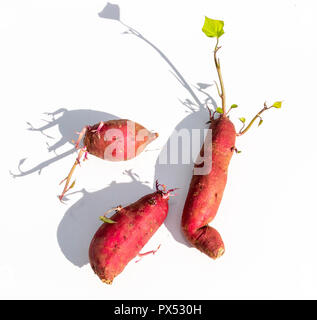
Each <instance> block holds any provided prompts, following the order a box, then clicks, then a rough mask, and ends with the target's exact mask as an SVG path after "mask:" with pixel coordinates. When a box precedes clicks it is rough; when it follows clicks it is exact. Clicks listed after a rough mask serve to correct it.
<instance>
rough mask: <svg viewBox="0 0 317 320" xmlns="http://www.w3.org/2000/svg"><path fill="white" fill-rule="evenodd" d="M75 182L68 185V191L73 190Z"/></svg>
mask: <svg viewBox="0 0 317 320" xmlns="http://www.w3.org/2000/svg"><path fill="white" fill-rule="evenodd" d="M75 182H76V180H74V181H73V183H72V184H71V185H70V187H69V188H68V190H69V189H72V188H74V186H75Z"/></svg>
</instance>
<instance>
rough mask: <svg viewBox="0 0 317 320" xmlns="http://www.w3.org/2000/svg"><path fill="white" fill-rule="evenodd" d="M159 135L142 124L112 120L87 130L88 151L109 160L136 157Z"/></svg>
mask: <svg viewBox="0 0 317 320" xmlns="http://www.w3.org/2000/svg"><path fill="white" fill-rule="evenodd" d="M157 137H158V134H157V133H151V132H150V131H148V130H147V129H146V128H144V127H143V126H141V125H140V124H138V123H136V122H133V121H130V120H126V119H120V120H110V121H107V122H101V123H98V124H95V125H93V126H87V127H86V130H85V137H84V146H85V147H86V148H87V152H88V153H90V154H93V155H94V156H96V157H99V158H101V159H105V160H109V161H125V160H129V159H132V158H134V157H136V156H137V155H138V154H140V153H141V152H142V151H143V150H144V148H145V147H146V146H147V145H148V144H149V143H150V142H152V141H153V140H155V139H156V138H157Z"/></svg>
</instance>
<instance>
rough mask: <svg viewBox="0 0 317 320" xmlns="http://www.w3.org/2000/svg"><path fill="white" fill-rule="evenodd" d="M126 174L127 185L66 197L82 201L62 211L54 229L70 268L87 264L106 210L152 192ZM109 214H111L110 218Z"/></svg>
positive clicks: (133, 176)
mask: <svg viewBox="0 0 317 320" xmlns="http://www.w3.org/2000/svg"><path fill="white" fill-rule="evenodd" d="M128 174H129V176H130V177H131V179H132V181H131V182H127V183H116V182H115V181H113V182H111V183H110V184H109V185H108V186H107V187H106V188H104V189H101V190H98V191H95V192H88V191H86V190H85V189H82V190H81V191H77V192H73V193H72V194H69V195H68V197H69V196H71V195H73V194H76V193H80V194H82V197H81V198H80V199H79V200H78V201H77V202H76V203H75V204H73V205H72V206H71V207H70V208H69V209H68V210H67V211H66V213H65V215H64V217H63V219H62V220H61V222H60V224H59V226H58V229H57V241H58V244H59V246H60V248H61V251H62V252H63V254H64V255H65V257H66V258H67V259H68V260H69V261H70V262H72V263H73V264H74V265H76V266H78V267H82V266H84V265H86V264H87V263H88V262H89V258H88V249H89V244H90V242H91V239H92V237H93V235H94V234H95V232H96V231H97V229H98V228H99V226H100V225H101V224H102V222H101V221H100V220H99V217H100V216H103V215H104V213H105V212H106V211H107V210H109V208H113V207H116V206H118V205H123V206H126V205H128V204H130V203H132V202H135V201H136V200H137V199H139V198H141V197H142V196H144V195H145V194H148V193H151V192H154V191H153V190H152V189H151V188H150V187H149V186H147V185H145V183H146V182H141V181H139V180H138V179H137V178H136V175H135V174H133V173H131V171H130V172H128ZM112 214H113V212H112V213H111V214H110V216H111V215H112Z"/></svg>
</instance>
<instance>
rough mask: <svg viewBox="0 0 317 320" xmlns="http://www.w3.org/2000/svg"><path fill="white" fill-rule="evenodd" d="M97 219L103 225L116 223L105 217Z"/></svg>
mask: <svg viewBox="0 0 317 320" xmlns="http://www.w3.org/2000/svg"><path fill="white" fill-rule="evenodd" d="M99 219H100V220H101V221H102V222H104V223H116V221H113V220H111V219H109V218H107V217H105V216H101V217H99Z"/></svg>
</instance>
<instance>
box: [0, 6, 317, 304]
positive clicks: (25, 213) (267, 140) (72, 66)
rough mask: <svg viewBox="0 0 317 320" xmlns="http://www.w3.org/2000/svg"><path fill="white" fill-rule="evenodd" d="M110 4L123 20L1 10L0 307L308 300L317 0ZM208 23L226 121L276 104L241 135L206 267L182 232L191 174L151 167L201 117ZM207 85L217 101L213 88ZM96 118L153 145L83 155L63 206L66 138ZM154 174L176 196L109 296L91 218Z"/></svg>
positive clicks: (56, 10) (313, 260)
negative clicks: (124, 157) (114, 159)
mask: <svg viewBox="0 0 317 320" xmlns="http://www.w3.org/2000/svg"><path fill="white" fill-rule="evenodd" d="M113 4H116V5H118V6H119V8H120V21H119V20H117V19H109V17H112V18H115V16H114V12H113V11H111V12H110V13H109V11H107V10H103V9H104V8H105V7H106V5H107V2H106V1H101V0H93V1H91V0H90V1H88V0H85V1H84V0H68V1H62V0H54V1H48V0H44V1H43V0H32V1H31V0H23V1H22V0H10V1H9V0H2V1H1V2H0V43H1V50H0V70H1V72H0V86H1V94H0V106H1V112H2V114H3V117H2V119H3V120H4V121H3V125H2V126H3V130H2V132H3V136H2V139H1V141H2V142H1V147H2V160H1V169H0V170H1V194H2V197H1V198H2V210H1V222H0V244H1V255H0V298H30V299H33V298H44V299H46V298H53V299H55V298H61V299H68V298H74V299H83V298H85V299H155V298H158V299H160V298H161V299H222V298H229V299H234V298H240V299H246V298H253V299H257V298H272V299H278V298H286V299H288V298H315V299H316V298H317V275H316V268H317V256H316V243H317V233H316V224H317V215H316V214H317V210H316V204H315V199H316V194H315V193H316V186H315V183H316V179H317V174H316V160H317V148H316V140H315V138H316V129H315V127H316V116H317V111H316V110H317V108H316V95H315V92H316V89H315V86H316V80H315V79H316V71H317V70H316V55H317V44H316V36H315V30H316V29H317V21H316V19H315V16H314V12H316V9H317V5H316V2H315V1H308V0H306V1H296V0H289V1H286V0H283V1H282V0H281V1H269V0H267V1H234V0H232V1H229V0H226V1H202V0H201V1H197V0H196V1H179V0H174V1H166V0H162V1H141V0H139V1H124V0H122V1H121V0H118V1H117V2H115V3H113ZM108 9H109V5H108ZM99 13H100V14H99ZM205 15H207V16H209V17H211V18H215V19H222V20H224V21H225V28H224V29H225V35H224V36H223V37H222V38H221V45H222V46H223V47H222V49H221V50H220V51H219V56H220V59H221V62H222V68H223V76H224V81H225V86H226V90H227V100H228V104H229V105H230V104H232V103H236V104H238V105H239V108H238V109H235V110H234V112H233V113H232V119H233V120H234V122H235V124H236V126H237V127H238V126H239V121H238V117H241V116H244V117H246V118H247V119H250V118H251V116H253V115H254V114H255V113H256V112H257V111H258V110H259V108H261V107H262V105H263V102H264V101H265V100H266V101H268V102H269V103H272V102H274V101H277V100H283V101H284V102H283V108H282V109H280V110H275V109H274V110H270V111H269V112H267V114H265V115H264V123H263V125H262V126H261V127H260V128H258V129H257V128H256V127H254V128H253V129H252V130H250V132H248V134H246V135H245V136H243V137H241V138H239V139H238V140H237V147H238V149H239V150H242V153H241V154H239V155H235V156H234V157H233V159H232V163H231V165H230V169H229V179H228V184H227V187H226V191H225V195H224V198H223V201H222V204H221V206H220V209H219V212H218V214H217V216H216V218H215V220H214V221H213V226H215V227H216V228H217V229H218V230H219V231H220V233H221V234H222V236H223V239H224V241H225V245H226V253H225V254H224V256H223V257H221V258H220V259H219V260H217V261H213V260H211V259H209V258H208V257H207V256H205V255H203V254H201V253H200V252H198V251H197V250H196V249H193V248H189V247H188V246H187V245H186V242H185V240H184V239H183V237H182V234H181V232H180V228H179V223H180V217H181V211H182V207H183V204H184V199H185V196H186V192H187V188H188V183H189V181H190V177H191V166H190V165H178V166H175V165H172V166H164V165H161V164H159V163H158V162H157V158H158V156H159V154H160V151H161V150H162V148H163V147H164V145H165V144H166V143H167V141H168V139H169V137H170V135H171V134H172V132H173V130H174V129H175V128H176V129H181V128H204V126H205V125H204V122H205V121H207V120H208V114H207V113H206V111H204V110H203V109H202V108H201V105H203V103H204V102H205V99H206V97H207V95H206V94H205V93H204V92H202V89H201V88H202V87H201V84H212V83H213V80H215V79H216V71H215V69H214V66H213V64H212V49H213V46H214V41H213V40H212V39H208V38H207V37H206V36H205V35H204V34H203V33H202V31H201V27H202V24H203V21H204V16H205ZM129 27H130V28H133V30H134V33H132V34H131V32H130V33H127V31H128V30H129ZM199 89H200V90H199ZM203 91H206V92H207V93H208V94H209V95H210V96H211V97H212V98H213V99H215V100H216V102H217V103H218V105H219V99H218V97H217V94H216V90H215V87H214V86H213V85H211V86H209V87H208V88H207V89H206V90H203ZM188 106H189V107H191V109H193V111H191V110H190V108H188ZM45 113H55V116H54V117H55V120H53V116H52V114H45ZM101 118H102V119H101ZM104 118H105V119H111V118H129V119H131V120H134V121H137V122H139V123H141V124H143V125H144V126H146V127H147V128H149V129H151V130H155V131H157V132H159V133H160V137H159V138H158V139H157V140H156V141H155V142H154V143H153V144H151V146H149V148H148V149H149V151H147V152H144V153H143V154H142V155H140V156H139V157H137V158H136V159H134V160H131V161H128V162H126V163H115V164H114V163H109V162H104V161H102V160H100V159H97V158H94V157H92V156H90V157H89V158H90V159H89V161H88V162H86V163H85V164H84V165H82V167H81V168H78V169H77V170H76V172H75V176H76V185H75V188H74V189H73V193H72V194H70V195H68V197H67V199H68V200H67V201H66V204H61V203H60V202H59V201H58V199H57V197H56V196H57V194H59V193H60V191H61V186H59V185H58V183H59V182H60V180H61V179H62V178H64V176H65V175H66V173H67V172H68V170H69V168H70V166H71V165H72V163H73V161H74V157H75V153H72V144H71V143H70V141H71V139H74V138H75V137H76V136H75V134H74V132H75V131H77V130H79V129H81V127H82V126H83V125H85V124H92V123H94V122H98V121H100V120H104ZM43 126H46V127H44V128H46V129H45V130H42V131H39V130H36V129H38V128H41V127H43ZM30 129H31V130H30ZM156 178H158V179H159V180H160V182H161V183H165V184H167V185H168V187H170V188H172V187H180V188H181V190H179V192H178V196H177V197H175V198H172V199H171V201H170V213H169V216H168V218H167V220H166V223H165V224H164V225H163V226H162V227H161V228H160V229H159V231H158V232H157V233H156V234H155V236H154V237H153V238H152V239H151V240H150V242H149V243H148V244H147V245H146V247H145V248H144V250H147V249H148V250H151V249H154V248H156V247H157V245H158V244H161V248H160V249H159V251H158V252H157V253H156V254H155V255H154V256H153V255H151V256H148V257H145V258H144V259H142V260H141V261H140V262H139V263H135V262H134V261H132V262H131V263H130V264H129V265H128V266H127V268H126V269H125V270H124V272H123V273H122V274H121V275H120V276H118V278H117V279H115V281H114V283H113V285H112V286H106V285H104V284H103V283H101V281H99V279H98V278H97V277H96V276H95V275H94V274H93V272H92V270H91V268H90V266H89V264H88V257H87V250H88V245H89V241H90V239H91V236H92V235H93V233H94V232H95V230H96V229H97V227H98V225H100V224H101V222H99V221H98V216H99V215H101V214H102V213H103V212H104V211H106V210H107V209H109V208H110V207H112V206H115V205H118V204H122V205H127V204H129V203H131V202H133V201H135V200H137V199H138V198H139V197H141V196H142V195H144V194H146V193H149V192H150V190H152V189H153V183H154V181H155V179H156Z"/></svg>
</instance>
